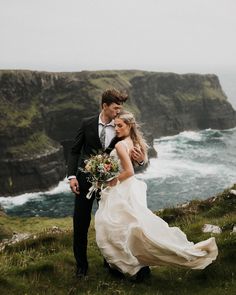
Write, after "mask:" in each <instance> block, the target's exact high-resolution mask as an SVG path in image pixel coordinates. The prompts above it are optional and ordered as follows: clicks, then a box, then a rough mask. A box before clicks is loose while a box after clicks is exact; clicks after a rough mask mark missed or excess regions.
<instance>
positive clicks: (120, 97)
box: [101, 88, 128, 105]
mask: <svg viewBox="0 0 236 295" xmlns="http://www.w3.org/2000/svg"><path fill="white" fill-rule="evenodd" d="M127 99H128V94H127V93H126V92H121V91H119V90H117V89H115V88H111V89H106V90H105V91H104V92H103V94H102V101H101V105H103V104H104V103H106V104H107V105H110V104H112V103H116V104H123V103H124V102H126V100H127Z"/></svg>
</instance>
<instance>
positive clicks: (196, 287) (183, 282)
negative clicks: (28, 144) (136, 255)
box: [0, 185, 236, 295]
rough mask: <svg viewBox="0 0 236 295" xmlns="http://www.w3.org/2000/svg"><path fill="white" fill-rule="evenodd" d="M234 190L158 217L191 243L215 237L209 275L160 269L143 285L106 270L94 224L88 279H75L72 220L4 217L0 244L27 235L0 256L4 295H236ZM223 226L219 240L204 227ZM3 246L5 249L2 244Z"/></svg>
mask: <svg viewBox="0 0 236 295" xmlns="http://www.w3.org/2000/svg"><path fill="white" fill-rule="evenodd" d="M232 189H233V190H235V189H236V185H234V186H233V187H232V188H231V189H227V190H225V191H224V192H223V193H221V194H219V195H217V196H214V197H212V198H210V199H208V200H205V201H191V202H190V203H189V204H185V205H182V206H179V207H176V208H168V209H164V210H161V211H158V212H156V214H158V215H159V216H161V217H162V218H164V219H165V220H168V222H169V223H170V225H172V226H173V225H175V226H179V227H180V228H181V229H182V230H183V231H184V232H185V233H186V234H187V236H188V239H189V240H192V241H193V242H198V241H200V240H204V239H207V238H209V237H210V236H215V237H216V241H217V245H218V247H219V256H218V258H217V260H216V261H215V262H214V263H213V264H212V265H210V266H208V267H207V268H206V269H204V270H202V271H199V270H189V269H185V268H180V267H163V266H162V267H156V268H153V269H152V276H151V278H149V279H147V280H146V281H145V282H143V283H141V284H137V283H134V282H133V281H130V280H128V279H127V280H118V279H115V278H113V277H111V276H110V275H109V274H108V273H107V272H106V270H105V269H104V268H103V259H102V256H101V254H100V252H99V250H98V248H97V246H96V241H95V232H94V224H93V221H92V225H91V227H90V233H89V248H88V251H89V253H88V255H89V262H90V268H89V275H88V278H87V279H83V280H80V281H78V280H77V279H76V278H75V277H74V258H73V253H72V229H71V228H72V219H71V217H67V218H61V219H49V218H39V217H33V218H19V217H9V216H6V215H4V214H2V215H0V240H1V241H2V242H3V241H4V239H6V238H10V237H11V236H12V234H13V232H18V233H26V232H27V233H29V234H30V235H31V237H30V238H28V239H27V240H23V241H21V242H19V243H15V244H12V245H8V246H6V247H5V249H4V250H2V251H1V253H0V255H1V256H0V292H1V294H97V295H98V294H117V295H118V294H125V295H126V294H128V295H129V294H130V295H131V294H137V293H138V294H143V295H144V294H158V295H169V294H173V295H174V294H186V295H187V294H188V295H189V294H190V295H191V294H194V295H197V294H199V295H200V294H201V295H204V294H207V295H211V294H212V295H213V294H214V295H216V294H234V292H235V290H236V280H235V272H236V251H235V250H236V233H233V227H234V225H235V224H236V196H235V195H234V194H232V193H231V190H232ZM206 223H210V224H214V225H218V226H220V228H221V229H222V233H221V234H212V233H203V232H202V227H203V225H204V224H206ZM0 245H1V244H0Z"/></svg>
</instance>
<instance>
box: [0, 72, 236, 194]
mask: <svg viewBox="0 0 236 295" xmlns="http://www.w3.org/2000/svg"><path fill="white" fill-rule="evenodd" d="M108 87H116V88H118V89H122V90H126V91H127V92H128V93H129V96H130V99H129V102H128V103H127V108H128V109H129V110H131V111H132V112H134V113H135V115H136V117H137V119H138V120H139V121H140V122H141V123H143V130H144V133H145V135H146V137H147V138H148V141H149V143H152V140H153V138H155V137H159V136H162V135H171V134H176V133H178V132H180V131H183V130H189V129H192V130H196V129H205V128H216V129H226V128H231V127H234V126H236V115H235V111H234V110H233V108H232V106H231V105H230V104H229V102H228V101H227V98H226V96H225V94H224V92H223V91H222V89H221V86H220V83H219V80H218V78H217V76H215V75H197V74H186V75H178V74H173V73H154V72H144V71H99V72H86V71H84V72H79V73H47V72H33V71H0V114H1V117H0V195H5V196H7V195H15V194H19V193H23V192H28V191H36V190H45V189H48V188H49V187H52V186H53V185H56V184H57V183H58V181H59V180H61V179H62V178H63V177H65V170H66V169H65V167H66V159H67V154H68V149H69V147H70V145H71V139H72V138H73V137H74V136H75V134H76V130H77V128H78V125H79V122H80V120H81V119H82V118H83V117H86V116H89V115H93V114H96V113H97V112H98V109H99V105H100V97H101V93H102V92H103V91H104V89H106V88H108ZM62 146H63V147H64V149H62ZM63 151H64V154H63ZM153 155H155V153H154V154H153Z"/></svg>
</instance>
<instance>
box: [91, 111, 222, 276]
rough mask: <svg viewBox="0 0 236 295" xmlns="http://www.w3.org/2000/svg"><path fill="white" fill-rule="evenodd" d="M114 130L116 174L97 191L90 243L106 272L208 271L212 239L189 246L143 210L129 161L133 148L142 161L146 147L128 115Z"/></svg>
mask: <svg viewBox="0 0 236 295" xmlns="http://www.w3.org/2000/svg"><path fill="white" fill-rule="evenodd" d="M115 130H116V135H117V137H119V138H120V139H121V141H119V142H118V143H117V144H116V146H115V149H114V150H113V151H112V152H111V156H114V157H117V158H118V160H119V162H120V174H119V175H118V176H117V177H116V178H115V179H113V180H111V181H110V182H109V186H108V187H107V188H106V189H104V190H103V191H102V192H101V200H100V201H99V208H98V210H97V212H96V214H95V230H96V241H97V244H98V247H99V248H100V251H101V253H102V255H103V256H104V258H105V259H106V261H107V262H108V263H109V265H110V267H111V268H114V269H117V270H119V271H120V272H122V273H124V274H127V275H130V276H133V275H135V274H137V273H138V271H140V269H141V268H143V267H146V266H158V265H180V266H185V267H189V268H192V269H203V268H205V267H206V266H208V265H209V264H210V263H211V262H212V261H213V260H215V259H216V257H217V254H218V250H217V245H216V242H215V238H214V237H212V238H209V239H207V240H205V241H202V242H199V243H197V244H194V243H193V242H190V241H188V239H187V237H186V235H185V233H183V232H182V231H181V230H180V229H179V228H178V227H170V226H169V225H168V224H167V223H166V222H165V221H164V220H163V219H161V218H160V217H158V216H156V215H155V214H154V213H152V211H151V210H149V209H148V207H147V199H146V189H147V187H146V184H145V182H143V181H141V180H138V179H137V178H136V177H135V176H134V168H133V163H132V160H131V151H132V149H133V148H134V147H138V148H139V149H141V151H142V152H143V153H144V154H145V159H146V161H147V145H146V143H145V141H144V139H143V137H142V134H141V132H140V131H139V129H138V126H137V124H136V122H135V118H134V116H133V114H132V113H130V112H127V111H122V112H121V113H120V114H119V115H118V116H117V117H116V119H115Z"/></svg>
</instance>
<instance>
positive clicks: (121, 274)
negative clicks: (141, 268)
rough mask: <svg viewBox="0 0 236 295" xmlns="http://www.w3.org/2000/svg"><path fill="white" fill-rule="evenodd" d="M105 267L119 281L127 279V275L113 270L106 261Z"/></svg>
mask: <svg viewBox="0 0 236 295" xmlns="http://www.w3.org/2000/svg"><path fill="white" fill-rule="evenodd" d="M103 267H104V268H106V269H108V271H109V273H110V274H111V275H112V276H114V277H116V278H119V279H124V278H125V275H124V274H123V273H122V272H120V271H119V270H117V269H115V268H111V267H110V265H109V263H108V262H107V261H106V259H104V261H103Z"/></svg>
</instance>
